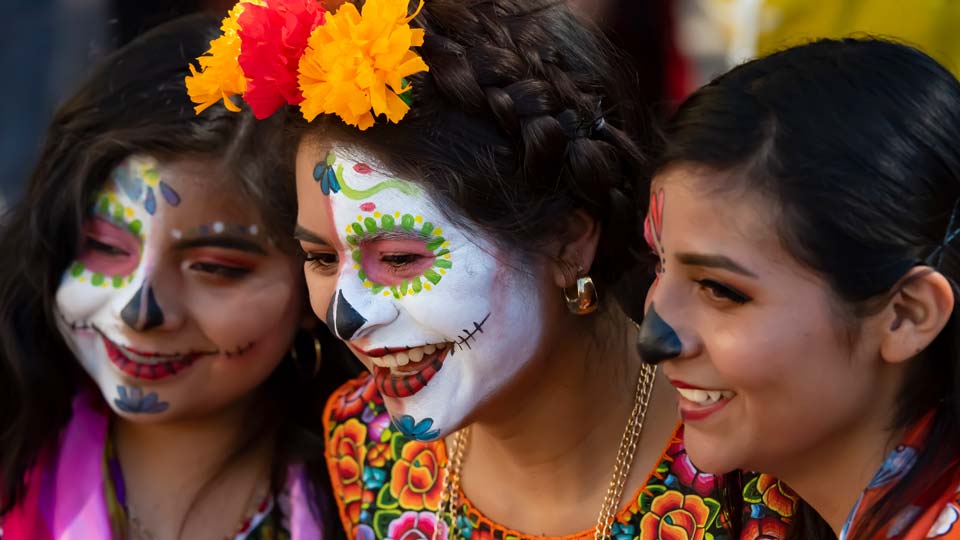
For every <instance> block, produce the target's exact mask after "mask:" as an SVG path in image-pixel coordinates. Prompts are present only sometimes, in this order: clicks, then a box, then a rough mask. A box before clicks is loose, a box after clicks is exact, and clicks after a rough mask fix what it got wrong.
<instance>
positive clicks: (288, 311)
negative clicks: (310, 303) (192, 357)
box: [191, 276, 301, 351]
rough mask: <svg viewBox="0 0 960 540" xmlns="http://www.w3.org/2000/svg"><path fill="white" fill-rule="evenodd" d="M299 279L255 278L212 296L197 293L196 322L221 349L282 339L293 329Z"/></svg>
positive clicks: (298, 301) (294, 326)
mask: <svg viewBox="0 0 960 540" xmlns="http://www.w3.org/2000/svg"><path fill="white" fill-rule="evenodd" d="M291 277H292V276H291ZM297 285H298V281H295V280H293V279H290V280H276V281H272V282H271V281H258V282H254V283H250V284H249V286H246V287H242V288H237V289H234V290H232V291H230V292H229V293H227V292H225V291H218V294H217V295H216V296H215V297H213V298H206V297H203V296H202V295H196V298H197V301H196V302H195V303H194V304H193V306H192V307H191V311H192V312H193V314H194V318H195V320H196V322H197V324H198V325H199V326H200V327H201V329H202V331H203V332H204V334H206V335H207V337H208V338H209V339H211V340H212V341H213V342H214V343H216V344H217V345H218V346H219V347H220V348H221V349H222V350H227V351H229V350H236V349H237V348H238V347H247V346H249V345H251V344H260V343H269V342H274V341H280V342H285V341H286V340H287V339H288V337H289V336H291V335H293V332H294V331H295V330H296V327H297V321H298V320H299V316H300V306H301V297H300V293H299V290H298V286H297Z"/></svg>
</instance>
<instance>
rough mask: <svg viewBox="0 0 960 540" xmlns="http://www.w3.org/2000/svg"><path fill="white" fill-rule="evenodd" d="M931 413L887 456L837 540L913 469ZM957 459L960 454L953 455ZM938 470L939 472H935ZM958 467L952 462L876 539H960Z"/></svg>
mask: <svg viewBox="0 0 960 540" xmlns="http://www.w3.org/2000/svg"><path fill="white" fill-rule="evenodd" d="M933 416H934V413H933V412H931V413H929V414H927V416H926V417H924V418H923V419H922V420H921V421H920V422H918V423H917V425H915V426H913V427H912V428H911V429H910V430H909V431H908V432H907V434H906V436H905V437H904V438H903V441H901V443H900V444H899V445H897V446H896V448H894V449H893V450H892V451H891V452H890V453H889V454H888V455H887V457H886V459H885V460H884V462H883V465H881V466H880V469H879V470H878V471H877V472H876V474H874V476H873V479H872V480H871V481H870V483H869V484H867V487H866V489H865V490H864V491H863V493H861V494H860V497H859V498H858V499H857V504H856V505H855V506H854V507H853V510H851V511H850V515H849V516H848V517H847V521H846V523H844V525H843V529H842V530H841V531H840V537H839V540H847V538H848V537H849V534H850V533H851V532H852V531H853V530H854V528H855V526H856V523H857V521H858V520H859V519H860V518H861V517H862V516H863V513H864V512H865V510H866V508H868V507H869V505H870V504H872V503H874V502H875V501H877V500H879V499H880V497H882V496H883V495H884V494H885V493H886V492H887V491H888V490H889V489H890V488H892V487H893V486H894V485H895V484H896V482H897V481H898V480H900V479H901V478H902V477H903V476H904V475H905V474H906V473H907V472H909V471H910V469H911V468H913V466H914V464H915V463H916V461H917V456H918V455H919V453H920V450H921V449H922V448H923V441H924V440H925V439H926V437H927V434H928V433H929V429H930V424H931V422H932V420H933ZM956 458H957V459H960V456H956ZM938 472H939V471H938ZM958 521H960V467H958V465H957V463H956V462H955V463H954V465H953V466H952V467H949V468H948V470H947V471H946V472H943V473H942V474H941V475H940V478H939V481H937V482H934V483H933V485H932V486H931V487H930V488H928V489H927V490H926V491H924V492H922V493H920V494H919V495H918V496H917V497H915V499H914V501H913V502H912V504H908V505H906V507H904V509H903V510H902V511H901V512H900V513H899V514H898V515H897V517H896V518H894V519H893V520H892V521H891V522H890V523H887V524H885V525H884V526H883V527H882V529H881V530H880V531H879V534H878V535H877V536H875V537H876V538H878V539H879V538H883V539H889V540H923V539H926V538H937V539H941V540H960V524H958Z"/></svg>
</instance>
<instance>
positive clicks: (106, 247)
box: [85, 236, 130, 257]
mask: <svg viewBox="0 0 960 540" xmlns="http://www.w3.org/2000/svg"><path fill="white" fill-rule="evenodd" d="M85 247H86V249H92V250H94V251H99V252H101V253H104V254H106V255H110V256H114V257H126V256H128V255H130V254H129V253H127V252H126V251H124V250H122V249H120V248H118V247H116V246H112V245H110V244H107V243H105V242H101V241H99V240H97V239H96V238H93V237H90V236H88V237H86V246H85Z"/></svg>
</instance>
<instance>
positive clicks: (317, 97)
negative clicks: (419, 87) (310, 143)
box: [186, 0, 429, 130]
mask: <svg viewBox="0 0 960 540" xmlns="http://www.w3.org/2000/svg"><path fill="white" fill-rule="evenodd" d="M407 6H408V3H407V0H367V1H366V2H365V3H364V6H363V9H362V10H360V11H358V10H357V8H356V7H355V6H354V5H353V4H351V3H345V4H343V5H342V6H341V7H340V8H339V9H338V10H337V12H336V13H333V14H329V13H327V11H326V10H325V9H324V8H323V7H322V6H321V4H320V3H319V2H318V1H317V0H240V2H238V3H237V5H236V6H234V8H233V9H231V10H230V13H229V15H228V16H227V17H226V18H225V19H224V20H223V25H222V26H221V30H222V32H223V34H222V35H221V36H220V37H219V38H217V39H215V40H213V41H211V42H210V50H209V51H207V53H206V54H204V55H203V56H201V57H200V58H198V63H199V65H200V69H199V71H198V70H197V69H196V68H195V67H194V65H193V64H191V65H190V75H188V76H187V78H186V85H187V93H188V94H189V95H190V99H191V100H192V101H193V102H194V103H196V107H195V110H196V112H197V114H200V113H201V112H202V111H203V110H204V109H206V108H207V107H210V106H211V105H214V104H215V103H217V102H218V101H220V100H223V104H224V106H225V107H226V108H227V109H228V110H231V111H239V110H240V109H239V107H238V106H237V104H236V103H235V102H234V101H233V96H236V95H239V96H241V97H242V98H243V100H244V101H245V102H246V103H247V104H248V105H249V106H250V108H251V110H252V111H253V113H254V115H255V116H256V117H257V118H259V119H263V118H266V117H268V116H270V115H271V114H273V113H274V112H275V111H276V110H277V109H279V108H280V107H282V106H283V105H284V104H289V105H299V106H300V111H301V113H302V114H303V117H304V118H305V119H306V120H307V121H312V120H313V119H314V118H316V116H317V115H319V114H336V115H337V116H339V117H340V118H341V119H342V120H343V121H344V122H346V123H347V124H350V125H353V126H356V127H358V128H359V129H361V130H364V129H367V128H369V127H370V126H371V125H373V123H374V120H375V118H376V117H377V116H379V115H384V116H386V118H387V120H389V121H391V122H394V123H396V122H399V121H400V120H401V119H402V118H403V117H404V116H405V115H406V113H407V111H408V110H409V108H410V106H409V98H408V96H409V93H408V92H409V90H410V83H409V82H408V81H407V79H406V78H407V77H409V76H411V75H413V74H416V73H420V72H423V71H429V68H428V67H427V65H426V63H424V61H423V59H422V58H420V56H419V55H418V54H417V53H415V52H414V51H413V50H412V48H413V47H418V46H420V45H422V44H423V37H424V31H423V30H422V29H414V28H410V24H409V23H410V21H411V20H412V19H413V17H415V16H416V15H417V14H418V13H419V12H420V9H421V8H422V7H423V0H421V1H420V4H419V6H418V7H417V9H416V10H415V11H414V13H413V14H411V15H407Z"/></svg>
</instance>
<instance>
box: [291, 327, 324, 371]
mask: <svg viewBox="0 0 960 540" xmlns="http://www.w3.org/2000/svg"><path fill="white" fill-rule="evenodd" d="M311 337H312V338H313V367H312V368H310V369H304V365H303V364H302V363H301V362H300V355H298V354H297V340H296V338H294V340H293V344H292V345H291V346H290V359H291V360H293V365H295V366H297V370H298V371H299V372H300V373H303V374H304V375H307V376H309V377H310V378H314V377H316V376H317V373H320V365H321V364H322V363H323V355H322V349H321V347H320V339H318V338H317V336H311Z"/></svg>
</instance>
